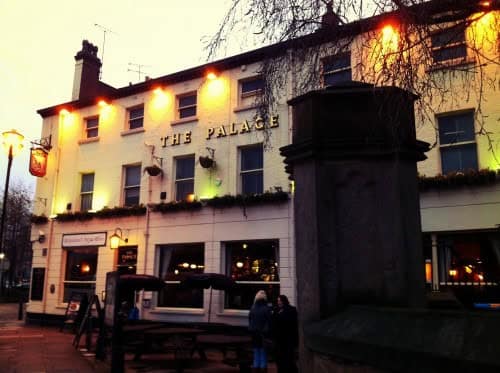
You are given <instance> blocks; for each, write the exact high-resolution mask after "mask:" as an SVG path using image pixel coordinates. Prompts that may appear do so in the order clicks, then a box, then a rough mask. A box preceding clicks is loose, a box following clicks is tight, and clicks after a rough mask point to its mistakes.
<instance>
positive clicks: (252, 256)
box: [225, 240, 280, 310]
mask: <svg viewBox="0 0 500 373" xmlns="http://www.w3.org/2000/svg"><path fill="white" fill-rule="evenodd" d="M225 248H226V273H227V275H228V276H230V277H231V278H232V279H234V280H235V281H236V286H235V288H234V289H231V290H230V291H227V292H226V297H225V308H231V309H241V310H248V309H250V307H251V306H252V303H253V301H254V297H255V294H256V293H257V291H259V290H265V291H266V293H267V299H268V300H269V301H270V302H271V301H274V300H275V299H276V298H277V297H278V295H279V294H280V282H279V281H280V280H279V270H278V259H279V244H278V241H276V240H262V241H260V240H259V241H236V242H226V243H225Z"/></svg>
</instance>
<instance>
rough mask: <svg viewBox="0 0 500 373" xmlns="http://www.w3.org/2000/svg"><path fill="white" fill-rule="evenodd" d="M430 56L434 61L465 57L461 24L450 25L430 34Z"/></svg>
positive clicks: (465, 51)
mask: <svg viewBox="0 0 500 373" xmlns="http://www.w3.org/2000/svg"><path fill="white" fill-rule="evenodd" d="M431 44H432V58H433V60H434V62H435V63H442V62H445V61H450V60H456V59H461V60H464V59H465V58H466V57H467V46H466V44H465V27H464V26H463V25H460V26H455V27H450V28H447V29H445V30H441V31H439V32H436V33H433V34H432V35H431Z"/></svg>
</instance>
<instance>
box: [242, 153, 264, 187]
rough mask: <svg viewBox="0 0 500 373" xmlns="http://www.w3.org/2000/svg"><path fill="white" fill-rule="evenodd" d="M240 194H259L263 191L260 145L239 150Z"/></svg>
mask: <svg viewBox="0 0 500 373" xmlns="http://www.w3.org/2000/svg"><path fill="white" fill-rule="evenodd" d="M240 161H241V163H240V178H241V179H240V181H241V194H259V193H262V192H263V190H264V177H263V175H264V170H263V164H264V154H263V148H262V144H258V145H252V146H246V147H243V148H240Z"/></svg>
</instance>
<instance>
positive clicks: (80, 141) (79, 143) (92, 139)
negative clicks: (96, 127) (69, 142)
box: [78, 136, 99, 145]
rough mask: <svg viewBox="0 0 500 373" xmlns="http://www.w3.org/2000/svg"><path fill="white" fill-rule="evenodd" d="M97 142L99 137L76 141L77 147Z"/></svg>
mask: <svg viewBox="0 0 500 373" xmlns="http://www.w3.org/2000/svg"><path fill="white" fill-rule="evenodd" d="M98 141H99V136H97V137H91V138H90V139H81V140H78V145H82V144H90V143H92V142H98Z"/></svg>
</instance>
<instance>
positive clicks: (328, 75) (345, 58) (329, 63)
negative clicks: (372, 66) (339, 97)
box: [323, 52, 352, 87]
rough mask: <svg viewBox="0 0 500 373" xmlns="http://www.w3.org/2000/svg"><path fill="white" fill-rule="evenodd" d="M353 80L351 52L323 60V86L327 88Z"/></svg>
mask: <svg viewBox="0 0 500 373" xmlns="http://www.w3.org/2000/svg"><path fill="white" fill-rule="evenodd" d="M351 80H352V73H351V52H346V53H340V54H336V55H334V56H331V57H328V58H325V59H323V86H325V87H327V86H330V85H334V84H337V83H342V82H349V81H351Z"/></svg>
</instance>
